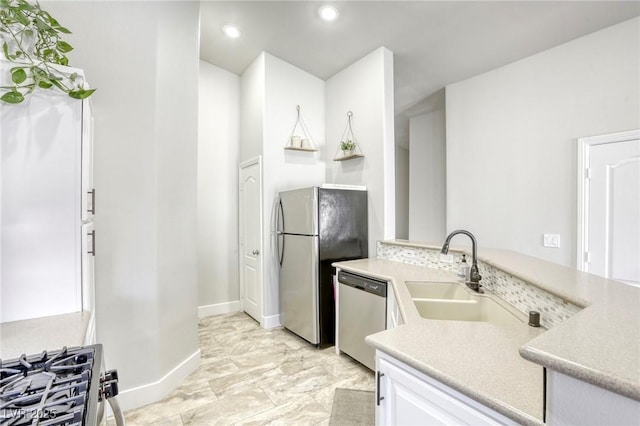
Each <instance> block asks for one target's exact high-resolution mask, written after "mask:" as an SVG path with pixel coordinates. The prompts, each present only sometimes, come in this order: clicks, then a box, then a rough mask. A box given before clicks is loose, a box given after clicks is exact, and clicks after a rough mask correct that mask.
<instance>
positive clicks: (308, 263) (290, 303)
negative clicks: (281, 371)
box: [280, 234, 320, 345]
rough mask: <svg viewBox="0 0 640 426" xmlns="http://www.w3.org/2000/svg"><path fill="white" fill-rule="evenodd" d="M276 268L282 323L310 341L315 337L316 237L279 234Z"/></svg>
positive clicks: (316, 302) (316, 340) (316, 291)
mask: <svg viewBox="0 0 640 426" xmlns="http://www.w3.org/2000/svg"><path fill="white" fill-rule="evenodd" d="M282 238H283V247H282V249H283V256H282V268H281V270H280V310H281V315H282V317H281V320H282V325H283V326H284V327H285V328H287V329H288V330H290V331H292V332H294V333H295V334H297V335H298V336H300V337H302V338H303V339H305V340H308V341H309V342H310V343H312V344H314V345H317V344H319V343H320V339H319V316H318V267H319V263H318V237H317V236H301V235H288V234H287V235H283V236H282Z"/></svg>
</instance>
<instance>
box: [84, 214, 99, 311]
mask: <svg viewBox="0 0 640 426" xmlns="http://www.w3.org/2000/svg"><path fill="white" fill-rule="evenodd" d="M95 255H96V233H95V230H94V228H93V223H85V224H84V225H82V257H81V258H82V310H83V311H89V312H93V311H94V307H95V290H94V289H95V278H94V277H95V272H94V271H95V266H94V265H95Z"/></svg>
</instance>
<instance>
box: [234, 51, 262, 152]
mask: <svg viewBox="0 0 640 426" xmlns="http://www.w3.org/2000/svg"><path fill="white" fill-rule="evenodd" d="M264 56H265V55H264V53H263V54H260V55H259V56H258V57H257V58H256V59H255V60H254V61H253V62H252V63H251V65H249V66H248V67H247V69H246V70H244V72H243V73H242V76H241V79H240V163H242V162H244V161H247V160H250V159H251V158H254V157H257V156H258V155H262V138H263V133H264V130H263V128H264V96H265V93H264V92H265V87H264V84H265V83H264V79H265V75H264V74H265V72H264V61H265V59H264Z"/></svg>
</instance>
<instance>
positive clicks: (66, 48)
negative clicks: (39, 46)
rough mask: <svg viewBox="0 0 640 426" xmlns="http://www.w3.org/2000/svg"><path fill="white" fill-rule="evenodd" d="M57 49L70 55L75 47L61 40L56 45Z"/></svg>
mask: <svg viewBox="0 0 640 426" xmlns="http://www.w3.org/2000/svg"><path fill="white" fill-rule="evenodd" d="M56 47H57V48H58V50H59V51H61V52H62V53H69V52H71V51H72V50H73V46H71V45H70V44H69V43H67V42H66V41H62V40H59V41H58V42H57V43H56Z"/></svg>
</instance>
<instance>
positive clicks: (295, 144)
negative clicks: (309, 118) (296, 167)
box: [284, 105, 318, 152]
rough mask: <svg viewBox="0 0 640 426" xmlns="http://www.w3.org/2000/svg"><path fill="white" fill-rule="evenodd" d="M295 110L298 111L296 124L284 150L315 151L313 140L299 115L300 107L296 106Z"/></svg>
mask: <svg viewBox="0 0 640 426" xmlns="http://www.w3.org/2000/svg"><path fill="white" fill-rule="evenodd" d="M296 110H297V111H298V116H297V117H296V123H295V124H294V125H293V130H292V131H291V136H289V139H288V140H287V144H286V145H285V147H284V149H288V150H293V151H310V152H313V151H317V150H318V149H317V148H316V146H315V145H314V143H313V139H311V135H310V134H309V129H308V128H307V125H306V124H305V122H304V119H303V118H302V114H301V113H300V105H298V106H296Z"/></svg>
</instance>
